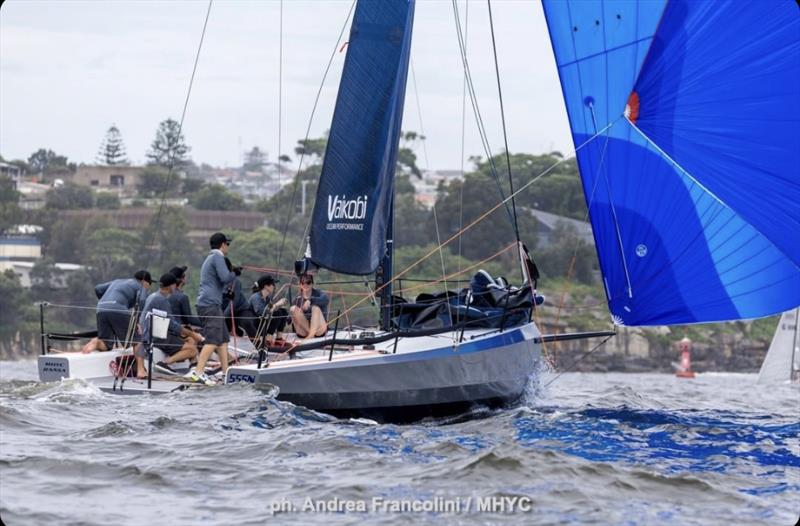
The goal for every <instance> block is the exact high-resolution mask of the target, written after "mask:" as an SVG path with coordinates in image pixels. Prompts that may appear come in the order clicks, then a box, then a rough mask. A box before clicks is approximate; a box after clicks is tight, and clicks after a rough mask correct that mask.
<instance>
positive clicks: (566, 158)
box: [351, 117, 622, 309]
mask: <svg viewBox="0 0 800 526" xmlns="http://www.w3.org/2000/svg"><path fill="white" fill-rule="evenodd" d="M621 118H622V117H618V118H617V119H615V120H614V121H612V122H610V123H608V124H607V125H606V127H605V128H603V129H602V130H600V131H599V132H597V133H596V134H594V135H592V136H591V137H589V138H588V139H586V140H585V141H584V142H583V143H581V144H580V145H579V146H577V147H576V148H575V149H574V150H573V151H572V152H571V153H570V154H569V155H567V156H565V157H563V158H561V159H559V160H558V161H556V162H554V163H553V164H551V165H550V166H549V167H547V168H546V169H545V170H543V171H542V172H541V173H539V174H538V175H536V176H535V177H533V178H532V179H531V180H530V181H528V182H527V183H525V184H524V185H522V186H521V187H519V189H517V191H516V192H515V194H519V193H520V192H522V191H524V190H525V189H526V188H528V187H529V186H530V185H532V184H533V183H535V182H536V181H538V180H539V179H541V178H542V177H544V176H545V175H547V174H548V173H550V172H551V171H553V170H554V169H555V168H556V167H557V166H559V165H560V164H562V163H564V162H566V161H567V160H569V159H571V158H572V156H574V155H576V154H577V153H578V151H580V150H581V149H582V148H583V147H585V146H586V145H587V144H589V143H590V142H592V141H594V140H595V139H596V138H597V137H599V136H600V135H601V134H603V133H605V132H606V130H608V129H609V128H611V127H612V126H613V125H614V124H616V123H617V122H619V119H621ZM510 199H511V196H509V197H506V198H505V199H503V200H502V201H500V202H499V203H497V204H496V205H494V206H493V207H492V208H490V209H488V210H486V211H485V212H484V213H483V214H481V215H480V216H478V217H477V218H475V219H474V220H473V221H472V222H471V223H470V224H468V225H467V226H465V227H464V228H462V229H461V230H459V231H458V232H456V233H455V234H453V235H452V236H450V237H449V238H448V239H447V240H446V241H445V242H444V243H442V246H445V245H449V244H450V243H451V242H452V241H453V240H454V239H456V238H457V237H459V236H461V235H463V234H464V232H466V231H467V230H469V229H471V228H472V227H473V226H475V225H476V224H478V223H480V222H481V221H483V220H484V219H486V217H488V216H489V215H490V214H492V213H493V212H494V211H496V210H497V209H498V208H500V207H501V206H503V205H505V204H506V203H507V202H508V201H509V200H510ZM437 250H438V247H434V248H433V249H431V250H430V251H429V252H428V253H426V254H425V255H424V256H422V257H421V258H418V259H417V260H416V261H415V262H414V263H412V264H411V265H409V266H408V267H406V268H405V269H403V270H402V271H401V272H400V273H398V274H395V275H394V276H392V278H391V279H390V280H389V281H387V282H385V283H384V284H383V285H381V286H380V287H378V288H376V289H375V291H374V293H377V292H380V291H381V290H383V288H384V287H387V286H389V284H391V283H394V282H395V281H397V280H398V279H400V277H402V276H404V275H405V274H407V273H409V272H411V270H412V269H414V268H416V267H417V266H418V265H419V264H420V263H422V262H423V261H425V260H426V259H428V258H429V257H431V256H432V255H433V254H435V253H436V251H437ZM365 300H366V298H363V299H361V300H359V301H357V302H356V303H355V304H353V307H351V309H352V308H354V307H356V306H358V305H360V304H361V303H363V302H364V301H365Z"/></svg>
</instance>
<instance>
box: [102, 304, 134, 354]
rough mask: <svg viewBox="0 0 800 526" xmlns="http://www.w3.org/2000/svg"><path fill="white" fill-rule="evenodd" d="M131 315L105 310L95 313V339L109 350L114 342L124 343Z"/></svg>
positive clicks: (120, 311)
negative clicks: (100, 341)
mask: <svg viewBox="0 0 800 526" xmlns="http://www.w3.org/2000/svg"><path fill="white" fill-rule="evenodd" d="M130 321H131V313H130V312H128V311H127V310H105V311H100V312H98V313H97V337H98V338H99V339H100V340H102V341H103V343H104V344H106V347H108V349H109V350H111V349H112V348H113V347H114V344H115V343H116V342H120V343H121V344H124V343H126V342H125V340H126V337H127V336H128V325H129V324H130Z"/></svg>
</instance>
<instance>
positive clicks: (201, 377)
mask: <svg viewBox="0 0 800 526" xmlns="http://www.w3.org/2000/svg"><path fill="white" fill-rule="evenodd" d="M184 378H188V379H189V381H191V382H195V383H198V384H203V385H217V382H215V381H214V380H212V379H211V378H209V377H208V375H207V374H206V373H203V374H197V371H195V370H194V369H192V370H191V371H189V374H187V375H186V376H185V377H184Z"/></svg>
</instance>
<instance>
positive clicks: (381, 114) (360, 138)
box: [310, 0, 414, 274]
mask: <svg viewBox="0 0 800 526" xmlns="http://www.w3.org/2000/svg"><path fill="white" fill-rule="evenodd" d="M413 19H414V0H370V1H368V2H359V3H358V6H357V7H356V12H355V16H354V17H353V25H352V28H351V30H350V38H349V40H348V44H347V57H346V59H345V63H344V71H343V73H342V79H341V81H340V84H339V94H338V98H337V100H336V108H335V110H334V114H333V123H332V124H331V131H330V135H329V136H328V145H327V149H326V151H325V161H324V164H323V168H322V175H321V177H320V182H319V187H318V189H317V200H316V203H315V205H314V212H313V216H312V224H311V233H310V237H311V259H312V260H313V261H314V262H315V263H316V264H318V265H320V266H322V267H325V268H328V269H331V270H333V271H336V272H341V273H345V274H369V273H371V272H374V271H375V269H376V268H377V266H378V264H379V263H380V261H381V259H382V258H383V256H384V254H385V253H386V229H387V226H388V221H389V217H390V212H391V207H392V197H393V190H394V171H395V164H396V159H397V148H398V142H399V135H400V126H401V122H402V118H403V101H404V98H405V89H406V78H407V76H408V61H409V51H410V49H411V29H412V24H413Z"/></svg>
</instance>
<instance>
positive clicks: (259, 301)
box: [250, 274, 289, 345]
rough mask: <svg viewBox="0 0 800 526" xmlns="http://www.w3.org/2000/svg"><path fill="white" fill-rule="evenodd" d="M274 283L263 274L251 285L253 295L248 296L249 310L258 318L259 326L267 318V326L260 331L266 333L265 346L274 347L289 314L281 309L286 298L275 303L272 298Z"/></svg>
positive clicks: (273, 280)
mask: <svg viewBox="0 0 800 526" xmlns="http://www.w3.org/2000/svg"><path fill="white" fill-rule="evenodd" d="M276 283H278V280H276V279H275V278H273V277H272V276H271V275H269V274H264V275H263V276H261V277H260V278H258V281H256V282H255V284H254V285H253V295H252V296H250V309H251V310H252V311H253V312H254V313H255V315H256V316H257V317H258V318H260V324H263V323H265V320H266V318H269V324H268V325H267V326H266V327H265V328H263V329H262V332H266V337H265V341H266V343H267V345H274V344H275V340H276V339H277V340H281V339H282V338H283V334H282V333H283V329H284V328H285V327H286V322H287V320H288V318H289V312H288V311H287V310H286V309H284V308H282V307H283V306H284V305H286V303H287V301H286V298H281V299H279V300H278V301H275V298H274V297H273V294H274V292H275V284H276ZM270 314H271V315H270Z"/></svg>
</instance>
